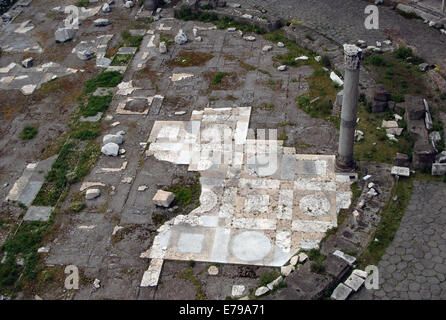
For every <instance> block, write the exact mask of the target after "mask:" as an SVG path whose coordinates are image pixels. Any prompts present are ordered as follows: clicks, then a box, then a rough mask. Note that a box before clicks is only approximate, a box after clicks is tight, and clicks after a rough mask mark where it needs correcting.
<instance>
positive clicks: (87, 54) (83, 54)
mask: <svg viewBox="0 0 446 320" xmlns="http://www.w3.org/2000/svg"><path fill="white" fill-rule="evenodd" d="M77 56H78V58H79V59H81V60H83V61H87V60H90V59H91V58H92V57H93V53H92V52H91V50H90V49H85V50H81V51H78V52H77Z"/></svg>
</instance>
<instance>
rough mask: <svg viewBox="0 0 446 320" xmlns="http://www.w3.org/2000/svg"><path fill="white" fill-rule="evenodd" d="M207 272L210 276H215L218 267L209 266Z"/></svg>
mask: <svg viewBox="0 0 446 320" xmlns="http://www.w3.org/2000/svg"><path fill="white" fill-rule="evenodd" d="M208 273H209V275H211V276H216V275H218V268H217V267H216V266H210V267H209V268H208Z"/></svg>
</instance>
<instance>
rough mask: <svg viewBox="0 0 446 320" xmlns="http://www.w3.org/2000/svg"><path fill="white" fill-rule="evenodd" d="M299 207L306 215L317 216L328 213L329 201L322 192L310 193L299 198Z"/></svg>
mask: <svg viewBox="0 0 446 320" xmlns="http://www.w3.org/2000/svg"><path fill="white" fill-rule="evenodd" d="M299 207H300V210H302V212H303V213H305V214H306V215H309V216H312V217H319V216H323V215H326V214H327V213H328V211H329V210H330V201H328V199H327V197H326V196H324V195H322V194H311V195H308V196H305V197H303V198H302V199H300V201H299Z"/></svg>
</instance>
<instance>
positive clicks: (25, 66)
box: [22, 58, 34, 68]
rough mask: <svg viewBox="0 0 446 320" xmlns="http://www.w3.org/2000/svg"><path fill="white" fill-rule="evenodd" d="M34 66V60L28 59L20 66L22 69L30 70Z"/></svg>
mask: <svg viewBox="0 0 446 320" xmlns="http://www.w3.org/2000/svg"><path fill="white" fill-rule="evenodd" d="M33 64H34V59H33V58H28V59H25V60H23V61H22V66H23V67H24V68H31V67H32V66H33Z"/></svg>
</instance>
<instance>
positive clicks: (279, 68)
mask: <svg viewBox="0 0 446 320" xmlns="http://www.w3.org/2000/svg"><path fill="white" fill-rule="evenodd" d="M286 69H287V68H286V65H281V66H279V67H277V70H279V71H285V70H286Z"/></svg>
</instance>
